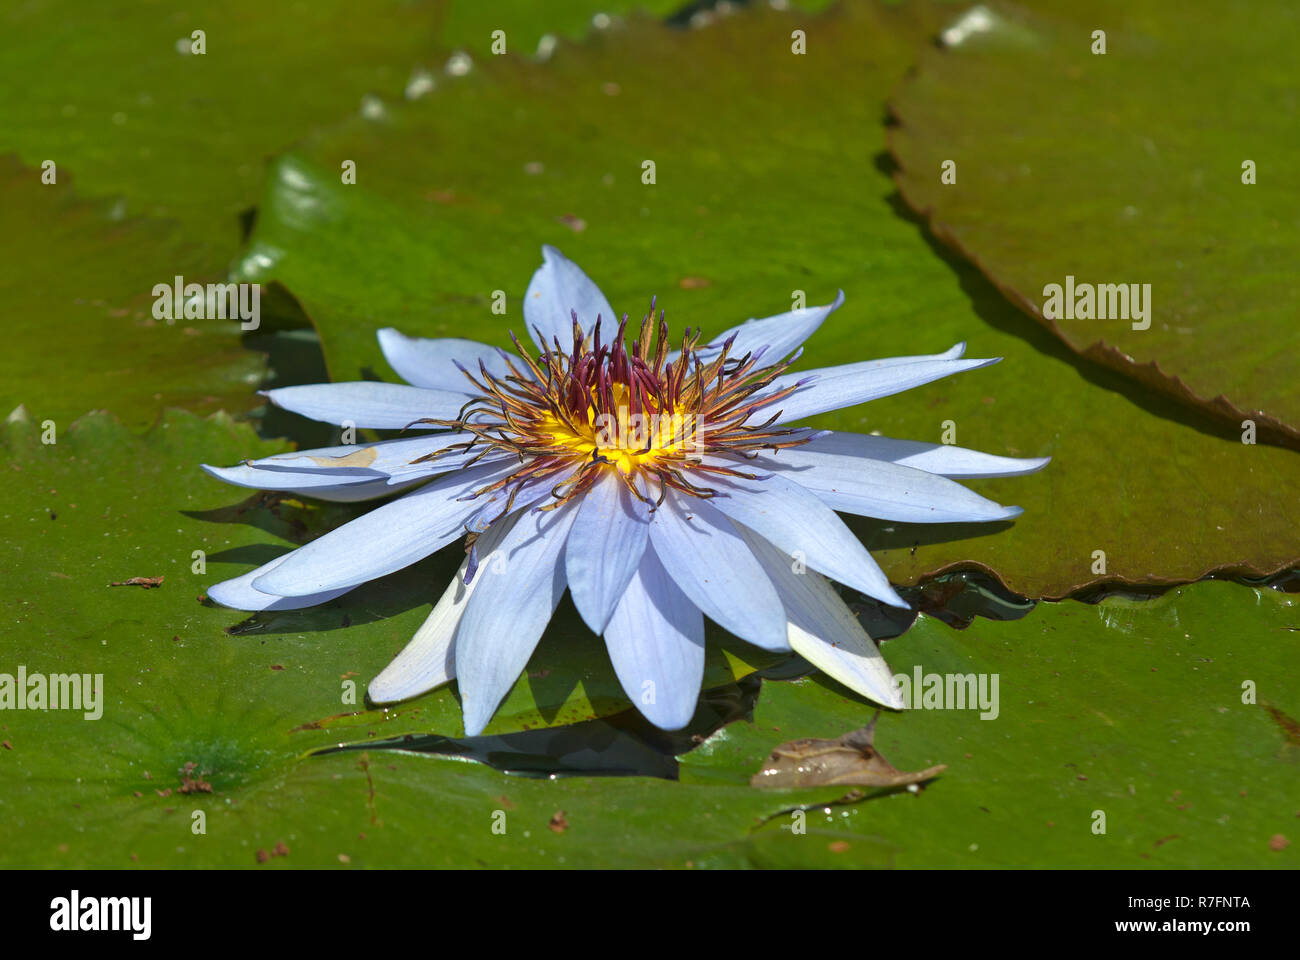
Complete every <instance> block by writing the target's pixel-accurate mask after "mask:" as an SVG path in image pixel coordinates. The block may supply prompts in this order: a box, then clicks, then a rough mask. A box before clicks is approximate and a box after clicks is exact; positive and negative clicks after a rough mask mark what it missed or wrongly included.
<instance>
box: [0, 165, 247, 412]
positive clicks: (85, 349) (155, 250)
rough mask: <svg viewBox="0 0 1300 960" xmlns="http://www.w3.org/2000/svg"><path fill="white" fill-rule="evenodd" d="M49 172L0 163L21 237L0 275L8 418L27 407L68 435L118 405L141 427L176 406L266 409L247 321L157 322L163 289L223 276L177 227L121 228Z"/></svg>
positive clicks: (1, 204)
mask: <svg viewBox="0 0 1300 960" xmlns="http://www.w3.org/2000/svg"><path fill="white" fill-rule="evenodd" d="M41 174H42V171H41V170H39V169H32V168H29V167H24V166H22V165H21V164H19V163H18V162H17V161H16V160H15V159H14V158H13V157H0V231H3V233H4V235H5V236H7V237H12V238H21V241H20V242H14V243H12V244H10V245H9V247H8V249H7V251H6V254H5V270H4V271H3V272H0V304H3V307H0V311H2V314H0V315H2V316H3V321H4V325H5V330H6V331H7V341H6V346H5V349H4V350H3V351H0V413H8V412H9V411H10V410H12V409H13V408H14V407H16V406H18V405H19V404H25V405H26V406H27V408H28V410H29V411H30V412H31V414H32V415H33V416H34V417H36V418H37V419H38V420H42V421H43V420H53V421H54V424H55V426H56V428H62V427H66V426H67V425H68V424H69V423H71V422H72V419H73V418H74V417H76V416H78V415H79V414H81V413H82V412H84V411H85V410H87V409H90V408H92V407H101V406H111V407H112V408H113V410H114V411H115V412H116V413H117V415H118V416H120V417H121V418H122V420H123V421H124V422H126V423H127V424H129V425H130V426H132V427H135V428H142V427H144V426H145V425H146V424H148V423H150V422H152V421H153V420H154V419H155V418H156V417H157V416H158V414H159V413H160V412H161V411H162V409H163V407H165V406H184V407H186V408H188V409H192V410H196V411H199V412H202V413H210V412H212V411H214V410H218V409H226V410H229V411H231V412H234V413H238V412H241V411H245V410H248V409H250V408H252V407H254V406H256V405H257V403H258V402H259V401H258V400H257V397H256V396H255V395H254V393H253V391H254V390H256V388H257V387H258V386H259V385H260V384H261V382H262V378H263V376H264V369H265V362H264V358H263V357H262V356H261V355H260V354H256V353H251V352H249V351H247V350H245V349H244V348H243V347H242V345H241V343H240V324H239V321H233V320H217V319H210V320H203V319H180V320H177V321H176V322H174V323H168V322H167V321H166V320H160V319H156V318H155V317H154V314H153V304H154V298H153V296H152V290H153V287H154V285H155V284H157V283H167V284H171V283H173V277H174V275H176V274H181V275H184V276H185V277H186V280H187V282H195V283H203V282H212V281H219V280H220V279H221V277H220V274H219V273H216V272H213V271H211V270H209V269H207V268H205V266H204V262H205V261H204V258H203V256H202V254H201V252H200V251H198V250H196V248H195V246H194V245H193V244H191V243H188V242H186V241H185V240H184V239H183V238H182V237H181V236H180V231H179V229H178V228H177V225H176V224H174V223H169V222H164V221H158V220H150V219H147V218H131V219H117V220H111V219H109V217H108V216H106V211H105V210H104V208H103V205H102V204H96V203H92V202H89V201H84V200H81V199H78V198H77V196H76V195H75V193H74V192H73V187H72V185H71V182H70V180H69V178H67V177H66V176H64V177H59V178H58V180H57V181H56V182H55V183H50V184H43V183H42V182H41Z"/></svg>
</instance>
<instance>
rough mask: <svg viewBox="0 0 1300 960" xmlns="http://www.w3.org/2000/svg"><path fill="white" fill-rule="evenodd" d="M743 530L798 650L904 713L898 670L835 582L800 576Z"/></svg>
mask: <svg viewBox="0 0 1300 960" xmlns="http://www.w3.org/2000/svg"><path fill="white" fill-rule="evenodd" d="M737 529H739V530H740V535H741V536H742V537H744V538H745V542H746V543H748V544H749V546H750V549H751V550H753V551H754V556H755V557H757V558H758V562H759V563H761V564H762V565H763V569H764V570H765V571H767V575H768V577H769V578H770V579H771V581H772V583H773V584H774V585H775V586H776V590H777V593H779V594H780V595H781V602H782V603H783V604H785V610H786V616H787V617H788V618H789V621H788V623H787V625H786V626H787V629H788V631H789V636H790V646H791V648H792V649H793V650H794V652H795V653H797V654H799V656H801V657H803V658H804V659H805V660H807V661H808V662H809V663H811V664H812V665H813V666H814V667H816V668H817V669H818V670H820V671H822V672H823V673H825V674H826V675H827V676H828V677H831V678H833V679H835V680H838V681H839V682H840V683H842V684H844V685H845V686H846V687H848V688H849V689H850V690H853V691H855V692H856V693H860V694H862V695H863V696H864V697H867V698H869V699H871V700H874V701H875V702H876V703H879V704H881V705H883V706H886V707H890V708H892V709H894V710H901V709H903V697H902V694H901V693H900V692H899V689H898V684H897V683H895V682H894V674H893V671H892V670H890V669H889V664H887V663H885V658H884V657H883V656H881V654H880V651H879V650H878V649H877V648H876V645H875V643H874V642H873V641H872V639H871V637H870V636H868V635H867V631H866V630H864V629H863V627H862V624H861V623H860V622H859V621H858V618H857V617H855V616H854V615H853V611H851V610H850V609H849V608H848V605H847V604H845V602H844V601H843V600H842V599H841V598H840V595H839V594H838V593H836V592H835V588H834V587H833V586H831V583H830V581H828V580H827V579H826V578H825V577H823V576H822V575H821V574H819V573H817V572H816V571H813V570H805V571H804V572H803V573H795V572H794V570H793V569H792V566H791V563H790V558H789V557H788V556H786V555H785V554H784V553H782V552H781V551H780V550H778V549H777V548H776V547H774V546H773V545H772V544H771V543H769V542H768V541H766V540H765V539H763V538H762V537H760V536H759V535H758V534H757V533H755V532H754V531H752V530H749V529H746V528H745V527H738V528H737Z"/></svg>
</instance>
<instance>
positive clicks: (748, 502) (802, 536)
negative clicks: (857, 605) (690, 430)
mask: <svg viewBox="0 0 1300 960" xmlns="http://www.w3.org/2000/svg"><path fill="white" fill-rule="evenodd" d="M705 462H706V463H714V462H720V463H725V464H726V465H727V466H734V463H731V462H730V461H727V460H724V459H723V458H705ZM708 484H709V486H711V487H713V488H714V489H716V490H718V491H720V493H721V494H722V495H721V496H717V497H713V498H712V500H711V502H712V503H713V505H714V506H716V507H717V508H718V509H719V510H720V511H722V512H723V513H724V514H726V515H727V516H728V517H730V518H731V519H732V520H735V521H736V522H737V523H743V524H744V525H745V526H747V527H749V528H750V529H751V530H754V531H755V532H757V533H758V534H760V535H761V536H762V537H764V538H765V539H767V540H769V541H770V542H771V543H773V544H774V545H775V546H777V547H779V548H781V549H782V550H784V551H785V552H786V554H787V555H790V556H801V557H803V559H804V561H805V562H806V563H807V564H808V566H810V567H812V568H813V569H814V570H818V571H820V572H821V573H824V574H826V576H828V577H830V578H832V579H833V580H838V581H839V582H840V583H843V584H846V585H847V586H850V587H853V588H854V589H855V590H861V591H862V592H863V593H865V594H867V596H870V597H875V598H876V599H877V600H880V601H883V602H884V603H888V604H890V605H891V606H895V607H904V608H906V607H907V603H906V602H905V601H904V600H903V598H902V597H900V596H899V595H898V594H897V593H895V592H894V588H893V587H891V586H890V585H889V579H888V578H887V577H886V576H885V574H884V572H883V571H881V569H880V567H879V566H878V565H877V564H876V561H875V560H873V559H872V558H871V554H869V553H868V552H867V548H866V547H864V546H863V545H862V543H861V542H860V541H859V540H858V538H857V537H855V536H854V535H853V532H852V531H851V530H849V528H848V527H846V526H845V525H844V521H843V520H841V519H840V518H839V517H838V516H836V514H835V511H834V510H832V509H831V508H830V507H828V506H826V504H824V503H822V502H821V500H820V499H818V497H817V495H816V494H815V493H813V492H812V491H811V490H807V489H805V488H804V487H801V486H800V485H799V484H797V483H795V482H794V481H792V480H787V479H786V478H785V477H784V476H781V475H780V474H776V475H771V476H768V477H767V479H765V480H744V479H739V478H735V477H710V478H709V480H708ZM706 612H707V611H706Z"/></svg>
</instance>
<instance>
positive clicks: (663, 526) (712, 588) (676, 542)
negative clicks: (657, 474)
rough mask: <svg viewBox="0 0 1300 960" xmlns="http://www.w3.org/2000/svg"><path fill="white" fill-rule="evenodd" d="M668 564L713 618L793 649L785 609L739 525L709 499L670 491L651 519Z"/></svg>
mask: <svg viewBox="0 0 1300 960" xmlns="http://www.w3.org/2000/svg"><path fill="white" fill-rule="evenodd" d="M650 542H651V543H652V544H653V545H654V550H655V553H656V554H657V555H658V557H659V559H660V560H661V561H662V562H663V565H664V569H665V570H667V571H668V574H669V575H670V576H671V577H672V578H673V580H675V581H676V583H677V586H679V587H680V588H681V590H682V592H683V593H685V594H686V596H688V597H690V599H691V602H692V603H693V604H695V605H696V606H697V607H699V608H700V609H701V610H703V611H704V613H705V615H706V616H708V618H709V619H710V620H713V621H714V622H715V623H717V624H718V625H719V626H721V627H723V628H724V629H726V630H730V631H731V632H732V633H734V634H735V635H736V636H738V637H740V638H741V639H742V640H748V641H749V642H750V643H752V644H755V645H756V646H759V647H763V648H765V649H767V650H788V649H789V643H787V641H786V637H785V610H784V609H783V608H782V606H781V598H780V597H778V596H777V595H776V590H775V588H774V587H773V586H772V584H771V583H769V582H768V579H767V575H766V574H764V573H763V568H762V567H761V566H759V563H758V561H757V560H755V559H754V555H753V554H752V553H750V551H749V547H747V546H746V545H745V542H744V541H743V540H742V539H741V538H740V534H738V533H737V532H736V529H735V527H733V526H732V525H731V523H730V522H729V521H728V520H727V518H726V517H724V516H723V515H722V514H720V513H719V512H718V511H717V510H715V509H714V508H713V507H711V506H710V505H709V503H708V502H707V501H706V500H703V499H700V498H697V497H689V496H684V495H681V494H678V493H677V492H676V491H670V492H669V494H668V496H667V497H666V498H665V499H664V502H663V504H662V506H660V507H659V509H657V510H656V511H655V512H654V514H653V516H652V518H651V521H650Z"/></svg>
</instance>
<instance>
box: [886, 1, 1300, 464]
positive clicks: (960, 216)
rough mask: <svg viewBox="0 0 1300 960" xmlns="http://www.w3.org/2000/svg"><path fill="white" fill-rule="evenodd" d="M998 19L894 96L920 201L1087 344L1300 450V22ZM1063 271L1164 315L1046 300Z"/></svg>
mask: <svg viewBox="0 0 1300 960" xmlns="http://www.w3.org/2000/svg"><path fill="white" fill-rule="evenodd" d="M1044 8H1047V9H1044ZM1049 11H1050V12H1049ZM967 22H968V23H969V21H967ZM982 22H983V23H984V25H985V29H984V30H983V31H978V32H974V33H970V34H969V35H965V34H963V35H964V37H965V38H964V39H963V41H962V42H960V43H957V44H955V45H949V46H947V47H946V48H939V47H932V48H931V49H929V50H928V51H927V52H926V53H925V54H924V56H923V57H922V60H921V64H920V68H919V70H918V72H917V73H916V75H915V76H914V77H912V78H911V79H910V80H909V81H908V82H907V83H906V84H905V85H904V86H903V87H902V89H901V91H900V92H899V94H898V96H897V97H896V98H895V100H894V107H895V109H896V111H897V113H898V115H899V117H900V118H901V126H900V127H899V128H898V129H896V130H895V131H894V132H893V139H892V145H893V149H894V152H895V155H896V156H897V157H898V159H899V162H900V164H901V165H902V168H903V169H902V172H901V173H900V175H899V184H900V187H901V189H902V191H903V194H904V196H906V198H907V200H908V202H909V204H911V205H912V206H913V207H914V208H915V209H917V210H923V211H926V212H927V214H928V215H929V216H930V218H931V222H932V224H933V226H934V228H935V231H936V232H937V233H938V234H939V235H940V236H941V237H943V238H944V239H945V240H946V241H947V242H949V243H951V244H952V245H954V246H955V247H957V248H958V249H960V250H962V251H963V252H964V253H965V254H966V255H968V256H969V257H971V258H972V259H973V260H975V261H977V262H978V263H979V264H980V265H981V268H982V269H983V270H984V271H985V272H987V273H988V275H989V276H990V277H991V278H992V279H993V281H994V282H995V283H996V284H997V285H998V286H999V287H1000V288H1001V289H1002V290H1003V291H1004V292H1005V293H1006V294H1007V296H1008V297H1009V298H1010V299H1011V300H1013V301H1014V302H1015V303H1017V304H1019V305H1020V306H1021V307H1023V308H1024V309H1025V310H1026V311H1027V312H1029V313H1030V314H1031V315H1032V316H1034V317H1035V318H1037V319H1038V320H1040V322H1042V323H1043V324H1044V325H1045V326H1047V327H1048V328H1049V329H1051V330H1052V331H1053V332H1054V333H1056V334H1057V335H1058V336H1060V337H1061V338H1062V339H1063V340H1064V341H1065V342H1066V343H1067V344H1069V345H1070V347H1071V348H1072V349H1074V350H1077V351H1079V352H1080V353H1081V354H1083V355H1084V356H1087V357H1089V358H1090V359H1093V360H1097V361H1100V362H1101V363H1104V364H1106V365H1108V366H1111V367H1113V368H1115V369H1118V370H1120V371H1122V372H1124V373H1125V374H1127V375H1130V376H1132V377H1134V378H1136V379H1137V380H1139V381H1141V382H1142V383H1145V384H1148V385H1150V386H1153V387H1155V388H1157V389H1160V390H1163V391H1165V392H1167V393H1169V394H1170V395H1172V396H1175V397H1177V398H1179V399H1180V400H1182V401H1184V402H1189V403H1193V404H1196V405H1199V406H1201V407H1204V408H1207V409H1209V410H1211V411H1213V412H1214V413H1216V414H1218V415H1220V416H1222V417H1224V418H1225V419H1227V420H1229V421H1230V422H1231V423H1232V424H1233V425H1234V426H1235V425H1236V424H1238V423H1240V422H1241V421H1242V420H1243V419H1246V418H1251V419H1253V420H1255V421H1257V423H1258V426H1259V428H1260V430H1261V432H1262V433H1263V434H1264V435H1265V436H1267V437H1268V438H1270V439H1273V440H1276V441H1280V442H1284V443H1288V444H1290V445H1293V446H1294V445H1296V444H1297V443H1300V351H1298V350H1297V349H1296V347H1297V344H1298V343H1300V341H1298V340H1297V337H1296V332H1295V317H1296V312H1297V309H1298V308H1300V296H1298V295H1297V291H1296V287H1295V283H1294V281H1293V275H1294V269H1295V255H1296V238H1297V236H1300V187H1298V186H1297V183H1296V178H1295V176H1294V175H1293V158H1294V157H1295V155H1296V152H1297V150H1300V132H1298V131H1300V124H1297V107H1296V98H1297V93H1298V91H1300V84H1297V80H1296V73H1295V70H1294V69H1292V66H1291V64H1292V63H1293V61H1294V59H1295V58H1294V43H1293V38H1294V37H1295V35H1296V33H1297V31H1300V10H1297V8H1296V7H1295V5H1294V4H1290V3H1287V2H1285V0H1272V2H1262V3H1251V4H1242V5H1238V6H1234V7H1232V8H1231V11H1230V12H1229V11H1227V10H1225V9H1224V8H1223V7H1222V5H1220V4H1216V3H1212V2H1209V0H1197V2H1191V3H1180V4H1173V5H1171V4H1131V3H1112V2H1107V3H1103V4H1087V5H1080V4H1063V3H1051V4H1034V5H1029V6H1028V7H1017V6H1013V5H1010V4H1003V3H995V4H991V5H990V6H989V7H988V8H983V21H982ZM957 29H958V32H959V33H962V29H961V28H960V27H958V28H957ZM1097 30H1103V31H1104V33H1105V37H1104V42H1105V52H1104V54H1100V53H1095V52H1094V50H1097V49H1100V48H1099V47H1098V43H1099V42H1100V41H1099V39H1098V38H1095V37H1094V31H1097ZM949 160H951V161H953V162H955V164H956V171H957V173H956V183H955V184H944V183H942V182H941V176H940V174H941V166H942V164H943V163H944V162H945V161H949ZM1248 161H1249V165H1250V174H1249V176H1248V172H1247V169H1246V164H1247V162H1248ZM1245 179H1250V180H1252V181H1253V182H1252V183H1249V184H1248V183H1245V182H1243V181H1244V180H1245ZM1067 276H1070V277H1073V278H1074V282H1075V283H1077V284H1080V285H1083V284H1089V285H1098V284H1135V283H1136V284H1150V304H1151V311H1150V314H1149V316H1147V317H1146V318H1145V319H1142V318H1139V317H1137V316H1135V315H1133V311H1132V310H1130V311H1129V313H1128V315H1125V314H1123V313H1122V311H1118V310H1114V309H1111V305H1110V304H1109V303H1108V304H1107V310H1106V313H1107V314H1108V315H1109V316H1108V317H1107V318H1104V319H1102V318H1097V317H1098V316H1099V315H1100V307H1098V308H1097V309H1096V310H1087V306H1086V304H1085V305H1083V306H1082V307H1081V308H1080V310H1079V311H1078V314H1085V315H1084V316H1082V317H1080V316H1078V314H1076V312H1075V311H1074V310H1073V309H1071V311H1070V312H1069V313H1068V314H1067V313H1065V312H1064V304H1062V305H1061V308H1060V309H1059V310H1058V309H1056V308H1055V307H1054V306H1049V305H1048V297H1049V296H1050V291H1048V290H1047V289H1046V287H1047V286H1048V285H1049V284H1058V285H1061V286H1064V285H1065V284H1066V278H1067ZM1078 296H1079V297H1081V298H1082V297H1085V296H1087V294H1085V293H1084V292H1083V291H1082V290H1081V291H1080V293H1079V294H1078ZM1107 299H1108V300H1109V297H1107ZM1072 306H1073V305H1072ZM1116 306H1122V304H1120V303H1118V302H1117V303H1116ZM1049 313H1055V314H1056V317H1055V318H1052V317H1051V316H1049V315H1048V314H1049ZM1117 314H1118V315H1117ZM1143 324H1149V327H1147V328H1142V329H1136V328H1135V325H1136V326H1138V327H1141V326H1142V325H1143Z"/></svg>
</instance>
